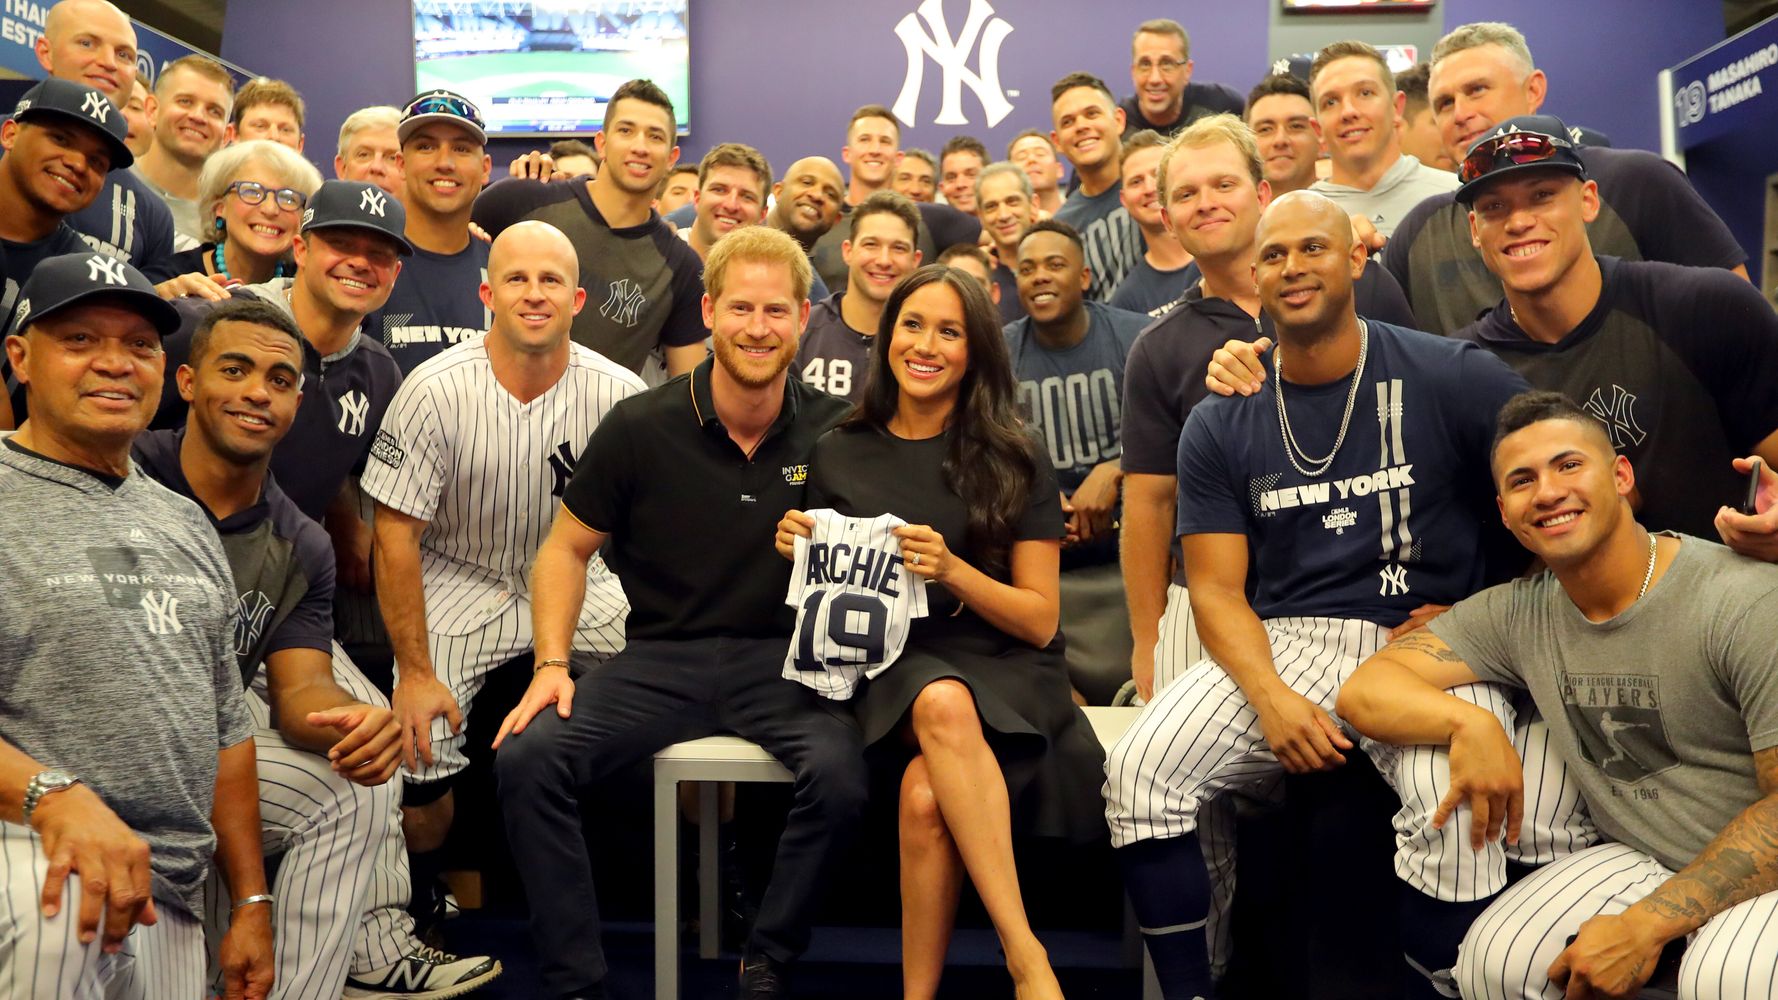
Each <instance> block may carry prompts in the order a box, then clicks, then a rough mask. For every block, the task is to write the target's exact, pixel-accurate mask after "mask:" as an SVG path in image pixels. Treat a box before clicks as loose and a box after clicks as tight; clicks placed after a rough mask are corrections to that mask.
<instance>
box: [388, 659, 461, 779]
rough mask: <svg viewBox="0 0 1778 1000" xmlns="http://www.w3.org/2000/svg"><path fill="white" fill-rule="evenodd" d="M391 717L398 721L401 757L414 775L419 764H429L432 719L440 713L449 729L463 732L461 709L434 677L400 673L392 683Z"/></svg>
mask: <svg viewBox="0 0 1778 1000" xmlns="http://www.w3.org/2000/svg"><path fill="white" fill-rule="evenodd" d="M391 702H392V704H393V705H394V708H395V718H396V720H397V721H399V722H400V723H401V759H402V763H404V764H406V765H407V769H408V770H409V771H411V772H413V773H415V774H418V773H419V772H420V765H421V764H425V765H428V766H430V765H431V764H432V760H433V758H432V720H433V719H436V718H438V717H439V716H441V715H442V716H444V717H445V720H446V721H448V722H449V723H450V724H451V732H452V733H453V734H455V733H461V732H462V731H463V712H462V710H461V709H459V708H458V707H457V699H456V698H454V697H452V696H451V689H450V688H448V687H445V686H444V683H443V682H442V681H440V680H439V679H438V678H436V677H412V678H410V677H408V676H402V677H400V678H399V679H398V680H397V681H396V682H395V697H394V698H393V699H391Z"/></svg>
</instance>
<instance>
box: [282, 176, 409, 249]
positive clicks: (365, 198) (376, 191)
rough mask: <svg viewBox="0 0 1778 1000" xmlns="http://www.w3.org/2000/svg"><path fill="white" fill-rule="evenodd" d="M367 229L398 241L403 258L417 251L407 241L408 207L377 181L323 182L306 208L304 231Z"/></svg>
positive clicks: (304, 212)
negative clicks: (369, 182) (378, 185)
mask: <svg viewBox="0 0 1778 1000" xmlns="http://www.w3.org/2000/svg"><path fill="white" fill-rule="evenodd" d="M346 227H350V228H353V229H368V230H370V231H372V232H375V233H381V234H383V235H384V236H387V237H389V238H390V239H392V240H394V241H395V248H396V251H397V252H398V253H400V254H401V255H402V256H403V257H407V256H410V255H411V254H412V253H413V252H414V247H413V244H411V243H409V242H408V241H407V235H406V232H405V230H406V229H407V210H406V209H404V208H402V207H401V202H399V201H396V200H395V199H394V198H391V197H389V194H388V192H386V191H384V190H383V189H382V188H380V187H377V186H376V185H375V184H366V183H364V182H363V181H323V182H322V184H321V190H319V191H316V192H315V194H314V196H313V197H311V198H310V199H309V207H308V208H306V209H304V210H303V224H302V231H303V232H305V233H306V232H308V231H309V230H311V229H342V228H346Z"/></svg>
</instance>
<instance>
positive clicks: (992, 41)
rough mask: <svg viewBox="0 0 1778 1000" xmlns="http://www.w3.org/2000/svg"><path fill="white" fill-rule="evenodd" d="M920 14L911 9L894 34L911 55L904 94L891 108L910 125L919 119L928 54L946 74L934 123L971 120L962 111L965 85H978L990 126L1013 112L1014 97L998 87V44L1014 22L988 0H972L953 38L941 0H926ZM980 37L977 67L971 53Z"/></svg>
mask: <svg viewBox="0 0 1778 1000" xmlns="http://www.w3.org/2000/svg"><path fill="white" fill-rule="evenodd" d="M917 14H918V16H916V15H915V14H908V15H906V16H905V17H903V18H902V19H901V21H900V22H899V23H897V24H896V25H895V34H896V35H897V36H898V37H899V38H900V39H901V44H902V45H903V46H905V47H906V48H907V56H908V71H907V76H906V77H904V78H903V79H902V83H901V95H900V96H899V97H897V98H896V99H895V106H894V108H893V109H892V110H893V111H894V112H895V117H897V118H899V119H901V120H902V121H904V122H907V123H908V125H910V126H912V125H915V124H918V123H917V122H915V120H914V113H915V110H916V107H915V106H916V105H917V103H918V102H919V99H920V84H921V83H922V82H924V80H925V69H926V63H925V60H924V59H923V58H922V56H930V57H931V58H932V61H933V62H935V63H938V68H939V71H940V72H942V73H943V74H944V80H943V82H942V84H941V89H940V91H939V94H940V97H939V105H938V117H936V118H934V119H932V123H933V124H934V125H967V124H969V119H967V118H965V117H963V87H964V86H965V85H968V87H969V89H970V90H973V91H975V96H976V99H977V100H979V101H981V102H982V112H983V113H984V114H986V115H987V117H988V127H989V128H993V127H994V126H996V125H998V124H1000V122H1001V120H1002V119H1004V118H1005V117H1006V116H1007V115H1010V114H1012V102H1011V101H1008V100H1007V99H1006V92H1005V91H1003V90H1001V89H1000V45H1001V43H1002V42H1005V41H1006V36H1007V35H1010V34H1012V25H1010V24H1008V23H1006V19H1005V18H1002V17H998V16H996V15H995V14H994V8H993V7H991V6H989V5H988V0H969V14H968V16H967V17H965V18H964V19H963V30H962V31H961V32H960V33H958V35H957V37H956V38H954V39H953V38H952V37H951V31H950V28H948V27H947V26H946V25H945V8H944V3H943V0H924V2H923V3H921V4H920V6H919V8H918V11H917ZM921 20H924V21H925V22H926V30H924V31H922V30H921V28H920V21H921ZM978 39H979V41H980V48H979V49H978V50H977V58H976V66H977V67H978V69H979V72H971V71H970V69H969V53H970V50H971V49H975V48H976V46H977V41H978Z"/></svg>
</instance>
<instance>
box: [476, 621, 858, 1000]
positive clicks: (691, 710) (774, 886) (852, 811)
mask: <svg viewBox="0 0 1778 1000" xmlns="http://www.w3.org/2000/svg"><path fill="white" fill-rule="evenodd" d="M787 646H788V641H787V640H786V639H693V640H683V641H670V640H654V641H649V640H640V641H632V642H631V643H630V644H629V645H628V647H626V648H625V649H624V651H623V652H621V653H619V654H618V655H616V656H614V657H612V658H611V659H610V660H607V661H606V662H604V663H602V664H599V665H597V666H594V667H592V668H590V669H589V670H587V671H586V672H585V673H583V674H582V675H581V676H580V677H579V678H577V680H576V683H575V689H574V704H573V708H572V711H571V712H570V714H569V717H568V718H566V719H563V718H561V717H559V716H558V715H557V714H556V710H555V708H554V706H551V707H549V708H546V709H544V710H543V711H542V712H541V713H539V714H538V716H537V718H536V719H534V720H532V722H531V724H530V725H529V726H527V727H526V729H525V731H524V732H523V733H521V734H519V735H516V736H509V737H507V741H506V743H505V744H504V745H503V746H501V748H500V751H499V753H498V755H497V756H496V757H495V761H494V769H495V775H496V777H497V778H498V781H499V787H500V805H501V811H502V812H503V813H504V815H505V821H506V833H507V837H508V839H509V840H510V841H511V843H512V850H513V858H514V860H515V861H516V862H517V865H518V869H519V874H520V876H521V877H522V878H523V879H524V882H525V893H526V896H527V897H528V899H529V901H530V905H531V927H532V933H533V937H534V940H535V941H536V943H537V949H538V952H539V956H540V958H541V959H542V964H543V982H544V985H545V986H546V987H547V988H549V989H550V990H551V991H553V992H554V993H557V994H563V993H568V992H571V991H573V990H577V989H581V988H584V987H586V986H589V985H591V984H593V983H596V982H599V981H600V980H602V979H604V978H605V972H606V965H605V952H604V949H603V948H601V947H600V944H599V907H598V901H597V899H596V898H595V896H594V892H593V875H592V867H591V864H590V862H589V859H588V857H587V851H586V841H585V839H584V838H583V837H582V835H581V829H580V802H581V796H582V795H583V794H584V793H585V791H586V789H587V788H588V786H589V785H591V784H592V783H593V782H595V781H598V780H599V779H601V778H603V777H605V776H607V775H609V774H611V773H613V772H615V771H617V770H619V769H620V768H623V767H626V766H628V765H630V764H633V763H635V762H636V761H639V760H642V759H644V758H647V757H649V756H652V755H653V754H654V753H655V751H657V750H660V749H661V748H663V747H666V746H669V745H671V744H673V743H679V742H682V741H685V740H693V739H698V738H701V737H704V736H709V735H712V734H715V733H724V732H729V733H735V734H737V735H739V736H741V737H743V738H745V739H748V740H752V741H753V742H755V743H758V744H759V745H760V746H761V747H764V748H765V749H766V750H767V751H768V752H770V753H771V754H772V756H774V757H776V758H778V761H779V762H780V763H782V764H783V765H784V766H785V767H786V768H788V769H789V770H790V772H791V774H792V775H793V776H794V777H795V782H796V783H795V804H794V806H793V807H792V809H791V811H790V816H789V818H788V820H787V821H786V823H785V827H784V835H783V837H782V838H781V839H780V840H779V841H778V855H777V859H776V861H775V863H774V865H773V868H772V880H771V884H770V885H769V886H768V887H767V888H766V892H765V896H764V898H763V899H762V900H761V902H760V913H759V919H758V921H757V922H756V924H755V925H754V930H753V938H752V941H751V942H750V944H751V947H752V948H753V949H755V950H757V951H761V952H764V953H765V954H767V955H769V956H771V957H772V958H775V959H778V960H780V961H789V960H791V959H794V958H796V957H797V956H798V955H800V954H801V953H802V952H803V951H804V950H805V949H806V948H807V947H808V944H809V924H810V921H811V920H812V919H813V918H814V915H815V907H816V905H817V903H818V902H819V896H820V893H821V887H822V886H824V885H826V884H827V878H826V876H827V875H828V866H829V865H830V863H831V862H832V861H833V860H834V859H835V857H836V856H837V855H838V853H839V852H840V851H841V850H843V849H844V847H845V845H846V844H847V843H849V842H850V840H851V839H852V835H853V833H854V831H855V830H856V828H857V825H858V822H859V817H860V816H861V814H862V813H863V811H864V805H865V799H866V797H867V795H868V780H867V777H866V773H865V765H864V747H863V743H862V740H861V739H860V737H859V732H858V726H857V724H856V723H855V722H854V721H853V718H852V711H851V707H850V706H849V705H847V704H846V703H844V702H831V701H828V700H827V699H825V698H822V697H820V696H819V695H817V694H815V693H814V692H813V691H811V690H809V689H808V688H806V687H804V686H802V685H801V684H798V683H796V682H794V681H788V680H785V679H784V678H783V677H782V676H781V675H780V672H781V671H782V669H783V665H784V655H785V652H786V650H787Z"/></svg>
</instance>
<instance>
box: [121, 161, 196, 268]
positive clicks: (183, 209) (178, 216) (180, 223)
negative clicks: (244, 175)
mask: <svg viewBox="0 0 1778 1000" xmlns="http://www.w3.org/2000/svg"><path fill="white" fill-rule="evenodd" d="M130 173H132V174H135V175H136V179H137V180H139V181H141V182H142V186H143V187H146V188H147V189H148V190H150V191H153V192H154V193H155V194H158V195H160V199H161V201H164V202H166V204H167V211H168V212H171V213H172V214H173V249H174V250H177V251H184V250H190V249H191V248H192V247H195V246H199V245H201V244H203V243H204V242H205V241H207V240H209V239H210V238H211V237H212V236H214V235H215V234H214V233H207V232H205V231H204V227H203V224H202V223H203V220H202V219H200V218H199V217H198V203H197V201H196V200H194V199H191V198H181V197H179V196H178V195H176V194H174V193H173V192H171V191H168V190H167V189H166V188H164V187H161V186H160V185H159V184H156V183H155V182H154V181H152V180H150V179H149V178H148V175H147V174H145V173H143V172H142V167H141V165H140V164H136V165H134V166H131V167H130Z"/></svg>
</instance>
